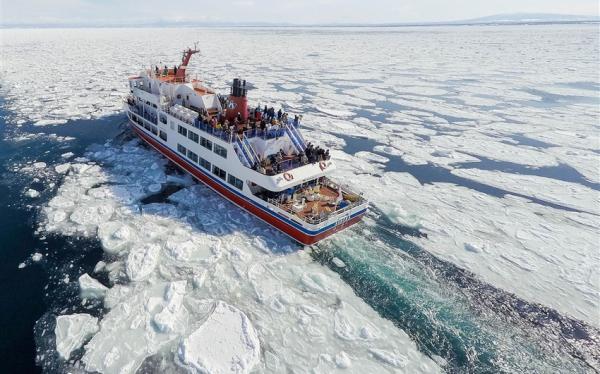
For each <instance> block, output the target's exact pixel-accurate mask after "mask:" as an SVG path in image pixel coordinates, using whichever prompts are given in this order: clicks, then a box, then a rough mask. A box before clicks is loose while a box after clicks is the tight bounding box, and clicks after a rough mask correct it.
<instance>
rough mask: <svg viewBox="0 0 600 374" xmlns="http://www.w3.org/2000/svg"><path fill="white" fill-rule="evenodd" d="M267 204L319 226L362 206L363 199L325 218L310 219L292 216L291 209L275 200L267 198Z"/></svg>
mask: <svg viewBox="0 0 600 374" xmlns="http://www.w3.org/2000/svg"><path fill="white" fill-rule="evenodd" d="M267 202H268V203H269V204H271V205H274V206H276V207H277V208H279V209H281V210H283V211H284V212H287V213H291V214H292V215H294V216H295V217H298V218H300V219H302V220H303V221H305V222H307V223H310V224H319V223H321V222H325V221H327V220H329V219H330V218H332V217H335V216H338V215H340V214H342V213H345V212H347V211H348V210H351V209H354V208H356V207H357V206H360V205H362V204H365V199H363V198H362V197H361V198H360V199H359V200H358V201H355V202H353V203H350V204H348V205H346V206H345V207H343V208H341V209H336V210H334V211H333V212H329V213H328V214H326V215H325V216H323V217H312V216H304V217H300V216H298V215H296V214H294V212H293V211H292V209H291V208H287V207H286V206H285V205H283V204H281V203H279V202H278V201H277V199H273V198H268V199H267Z"/></svg>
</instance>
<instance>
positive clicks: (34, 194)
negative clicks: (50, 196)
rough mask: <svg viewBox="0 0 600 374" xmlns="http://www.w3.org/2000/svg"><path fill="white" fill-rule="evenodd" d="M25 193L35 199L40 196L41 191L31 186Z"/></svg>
mask: <svg viewBox="0 0 600 374" xmlns="http://www.w3.org/2000/svg"><path fill="white" fill-rule="evenodd" d="M25 195H26V196H27V197H31V198H32V199H33V198H36V197H38V196H40V192H39V191H38V190H34V189H33V188H29V189H27V191H25Z"/></svg>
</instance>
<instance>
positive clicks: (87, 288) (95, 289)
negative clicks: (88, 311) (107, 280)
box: [78, 273, 107, 299]
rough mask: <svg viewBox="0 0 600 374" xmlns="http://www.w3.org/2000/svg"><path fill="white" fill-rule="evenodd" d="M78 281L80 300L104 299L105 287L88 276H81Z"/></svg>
mask: <svg viewBox="0 0 600 374" xmlns="http://www.w3.org/2000/svg"><path fill="white" fill-rule="evenodd" d="M78 281H79V290H80V295H81V298H82V299H97V298H102V297H104V294H105V293H106V290H107V288H106V286H105V285H103V284H102V283H100V282H98V280H96V279H94V278H92V277H90V275H89V274H87V273H86V274H83V275H82V276H80V277H79V280H78Z"/></svg>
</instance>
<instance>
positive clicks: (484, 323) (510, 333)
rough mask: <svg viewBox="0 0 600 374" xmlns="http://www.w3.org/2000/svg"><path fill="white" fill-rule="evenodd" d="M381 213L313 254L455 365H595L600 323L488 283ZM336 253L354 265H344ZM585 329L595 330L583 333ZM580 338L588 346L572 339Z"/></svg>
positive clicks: (474, 368)
mask: <svg viewBox="0 0 600 374" xmlns="http://www.w3.org/2000/svg"><path fill="white" fill-rule="evenodd" d="M375 217H377V214H376V213H372V214H371V217H370V218H369V219H371V220H372V219H374V218H375ZM375 220H376V222H377V224H376V226H369V228H367V229H365V228H355V229H354V230H353V231H355V232H354V233H352V234H351V235H345V236H337V237H335V238H333V239H332V240H330V241H327V242H324V243H321V244H320V245H319V246H318V248H317V250H316V251H315V253H314V254H313V256H314V258H315V260H317V261H320V262H321V263H323V264H325V265H327V266H329V267H330V268H331V269H332V270H334V271H336V272H337V273H339V275H340V276H341V277H342V278H343V279H344V280H345V281H346V282H347V283H348V284H349V285H350V286H351V287H352V288H353V289H354V290H355V292H356V294H357V295H359V296H360V297H361V298H363V299H364V300H365V301H367V302H368V303H369V304H370V305H371V306H372V307H373V308H374V309H375V310H377V311H378V312H379V313H380V314H381V315H382V316H384V317H385V318H388V319H390V320H392V321H394V323H395V324H396V326H398V327H399V328H401V329H402V330H404V331H405V332H406V333H407V334H408V335H410V336H411V338H412V339H413V340H414V341H416V342H417V345H418V346H419V348H420V349H421V350H422V351H423V352H426V353H427V354H428V355H430V356H431V357H433V358H435V359H437V360H438V361H439V362H441V363H442V364H443V366H444V367H445V369H446V370H447V371H448V372H459V373H463V372H477V373H492V372H494V373H495V372H506V373H514V372H519V373H526V372H555V371H558V372H569V373H585V372H588V371H589V370H592V368H591V367H590V366H589V365H588V362H586V360H587V359H585V358H584V359H582V357H587V358H588V359H591V360H589V362H591V363H593V362H594V360H597V359H598V353H597V352H595V349H596V348H597V338H598V336H599V335H598V331H597V330H595V329H593V328H591V327H589V326H583V327H582V325H581V323H580V322H579V321H576V320H570V319H568V318H564V317H561V316H559V315H558V314H557V313H555V312H553V311H551V310H548V309H545V308H544V307H542V306H539V305H535V304H529V303H527V302H525V301H523V300H519V299H517V298H516V297H515V296H513V295H511V294H507V293H505V292H504V291H501V290H498V289H494V288H493V287H492V286H490V285H487V284H483V283H481V282H479V281H478V280H477V279H476V277H475V276H473V275H472V274H469V273H468V272H465V271H464V270H462V269H460V268H457V267H455V266H453V265H452V264H449V263H445V262H443V261H441V260H439V259H436V258H435V257H433V256H432V255H430V254H428V253H427V252H425V251H423V250H422V249H421V248H419V247H418V246H416V245H414V244H413V243H411V242H409V241H407V240H405V238H403V237H402V233H401V232H400V231H399V230H398V229H397V228H394V227H392V226H391V225H390V224H389V223H387V222H385V220H384V219H382V218H375ZM334 257H336V258H338V259H340V260H342V261H343V263H344V264H345V265H346V266H345V267H338V266H337V265H336V264H335V263H334V261H333V258H334ZM483 299H487V301H483ZM553 314H554V315H553ZM549 315H550V318H549V319H548V320H547V321H545V322H540V321H541V320H540V318H544V317H547V316H549ZM553 318H554V319H553ZM534 321H537V322H534ZM557 325H560V326H561V329H556V326H557ZM580 329H583V330H584V331H586V332H587V333H583V334H581V335H578V332H579V331H580ZM588 333H589V334H590V335H588ZM594 339H596V341H595V342H594ZM577 340H580V341H581V342H583V348H582V349H580V350H577V349H575V350H574V349H573V347H574V346H577V343H575V344H574V345H571V344H570V343H571V342H572V341H577ZM439 358H441V359H442V360H439Z"/></svg>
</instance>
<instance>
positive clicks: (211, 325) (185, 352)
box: [178, 301, 260, 374]
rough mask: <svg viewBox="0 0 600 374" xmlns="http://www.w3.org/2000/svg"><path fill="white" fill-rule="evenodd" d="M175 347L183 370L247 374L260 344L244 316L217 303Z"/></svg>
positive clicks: (254, 362)
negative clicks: (198, 324)
mask: <svg viewBox="0 0 600 374" xmlns="http://www.w3.org/2000/svg"><path fill="white" fill-rule="evenodd" d="M215 304H216V305H215V306H214V309H213V310H212V312H211V313H210V315H209V316H208V317H207V318H206V320H205V321H204V322H202V324H201V325H200V326H199V327H198V328H197V329H196V330H195V331H193V332H192V333H191V334H190V335H188V336H187V337H186V338H185V339H183V341H182V342H181V344H180V345H179V348H178V357H179V359H180V360H181V363H182V364H183V365H185V366H186V367H190V368H192V369H193V370H194V371H196V372H199V373H239V374H242V373H249V372H250V371H251V370H252V368H253V367H254V366H255V365H256V364H257V363H258V361H259V356H260V342H259V340H258V336H257V333H256V330H255V329H254V327H253V326H252V324H251V323H250V320H249V319H248V317H247V316H246V315H245V314H244V313H242V312H241V311H239V310H238V309H236V308H234V307H233V306H231V305H227V304H225V303H223V302H221V301H218V302H216V303H215Z"/></svg>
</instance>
